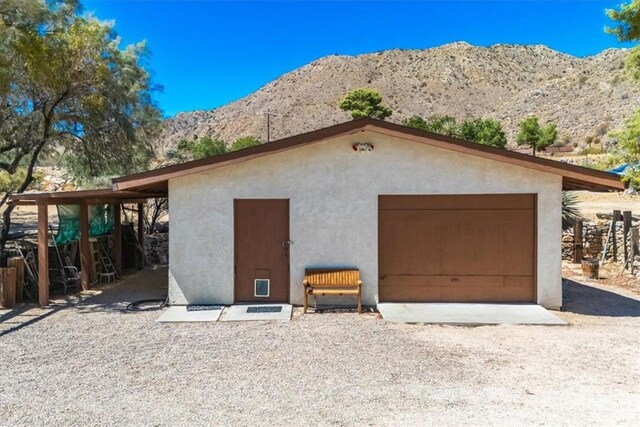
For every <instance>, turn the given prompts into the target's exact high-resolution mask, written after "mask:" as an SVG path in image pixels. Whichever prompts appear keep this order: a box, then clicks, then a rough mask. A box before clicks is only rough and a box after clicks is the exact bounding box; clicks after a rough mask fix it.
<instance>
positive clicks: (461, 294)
mask: <svg viewBox="0 0 640 427" xmlns="http://www.w3.org/2000/svg"><path fill="white" fill-rule="evenodd" d="M531 281H532V279H531V278H530V277H529V278H522V277H521V278H517V279H516V280H511V278H505V277H503V276H473V277H453V276H431V277H430V276H387V277H385V278H384V279H383V280H381V281H380V283H381V285H382V284H383V283H384V285H383V286H380V301H384V302H422V301H428V302H496V301H499V302H530V301H531V298H532V291H531Z"/></svg>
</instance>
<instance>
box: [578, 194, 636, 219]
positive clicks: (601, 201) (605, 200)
mask: <svg viewBox="0 0 640 427" xmlns="http://www.w3.org/2000/svg"><path fill="white" fill-rule="evenodd" d="M575 194H577V196H578V201H579V203H580V204H579V206H578V207H579V209H580V212H581V213H582V215H583V216H584V217H585V219H586V220H594V219H596V214H598V213H607V214H610V213H611V212H612V211H613V210H614V209H618V210H620V211H631V212H633V214H634V216H640V196H637V195H636V196H631V195H627V194H623V193H621V192H612V193H595V192H591V191H576V192H575Z"/></svg>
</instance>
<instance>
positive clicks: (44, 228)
mask: <svg viewBox="0 0 640 427" xmlns="http://www.w3.org/2000/svg"><path fill="white" fill-rule="evenodd" d="M166 195H167V194H166V193H163V192H139V191H117V190H112V189H108V188H107V189H98V190H79V191H61V192H54V193H23V194H13V195H11V196H9V200H10V201H11V203H13V204H15V205H32V206H33V205H35V206H37V207H38V302H39V303H40V305H41V306H46V305H48V304H49V256H48V246H49V237H50V232H49V219H48V215H49V207H50V206H58V205H77V206H79V207H80V235H79V244H80V245H79V246H80V269H81V274H80V283H81V286H82V290H88V289H90V287H91V280H90V262H91V261H90V258H91V255H90V246H89V206H92V205H110V206H112V207H113V216H114V227H113V252H114V267H115V268H116V271H117V272H118V273H119V274H120V273H122V206H123V205H125V204H135V205H137V207H138V209H137V212H138V213H137V225H138V227H137V230H138V231H137V238H138V242H139V244H140V245H144V204H145V202H146V201H147V199H150V198H157V197H166Z"/></svg>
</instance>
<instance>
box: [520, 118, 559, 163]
mask: <svg viewBox="0 0 640 427" xmlns="http://www.w3.org/2000/svg"><path fill="white" fill-rule="evenodd" d="M518 127H519V130H518V136H517V138H516V141H517V143H518V145H527V146H529V147H531V148H532V149H533V155H534V156H535V155H536V151H542V150H544V149H545V148H547V147H548V146H550V145H553V144H554V143H555V142H556V139H558V130H557V128H556V125H555V124H554V123H547V124H546V125H544V126H540V123H539V122H538V118H537V117H535V116H531V117H527V118H526V119H524V120H523V121H522V122H520V124H519V125H518Z"/></svg>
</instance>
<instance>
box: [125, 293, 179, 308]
mask: <svg viewBox="0 0 640 427" xmlns="http://www.w3.org/2000/svg"><path fill="white" fill-rule="evenodd" d="M168 304H169V296H167V297H166V298H164V299H141V300H138V301H134V302H132V303H130V304H129V305H127V311H154V310H162V309H163V308H164V307H165V306H166V305H168Z"/></svg>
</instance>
